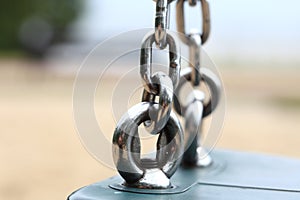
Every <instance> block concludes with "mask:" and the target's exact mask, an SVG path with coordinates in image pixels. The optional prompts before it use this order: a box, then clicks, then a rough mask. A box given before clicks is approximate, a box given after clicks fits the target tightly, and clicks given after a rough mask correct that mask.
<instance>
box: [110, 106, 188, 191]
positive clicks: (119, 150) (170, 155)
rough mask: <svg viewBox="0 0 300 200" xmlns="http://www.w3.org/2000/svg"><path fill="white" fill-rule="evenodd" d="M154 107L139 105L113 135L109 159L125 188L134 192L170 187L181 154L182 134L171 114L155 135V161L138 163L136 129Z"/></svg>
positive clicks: (133, 108)
mask: <svg viewBox="0 0 300 200" xmlns="http://www.w3.org/2000/svg"><path fill="white" fill-rule="evenodd" d="M152 106H157V104H151V103H146V102H144V103H140V104H137V105H136V106H134V107H132V108H131V109H130V110H129V111H128V113H127V114H126V115H124V116H123V117H122V118H121V120H120V121H119V123H118V124H117V127H116V129H115V132H114V136H113V158H114V162H115V164H116V167H117V169H118V171H119V173H120V175H121V176H122V177H123V178H124V180H125V185H127V186H129V187H136V188H148V189H149V188H150V189H162V188H169V187H171V184H170V181H169V178H170V177H171V176H172V175H173V174H174V173H175V171H176V170H177V168H178V166H179V164H180V161H181V158H180V156H181V155H182V153H183V152H182V150H183V133H182V128H181V125H180V123H179V121H178V119H177V117H176V116H175V115H174V114H173V113H171V115H170V117H169V119H168V122H167V124H166V126H165V127H164V128H163V130H162V131H161V132H160V134H159V138H158V141H157V144H156V145H157V152H156V158H155V159H149V158H148V159H147V158H146V159H141V154H140V149H141V147H140V138H139V135H138V126H139V125H140V124H141V123H143V122H145V121H147V120H149V119H150V118H149V109H150V108H151V107H152Z"/></svg>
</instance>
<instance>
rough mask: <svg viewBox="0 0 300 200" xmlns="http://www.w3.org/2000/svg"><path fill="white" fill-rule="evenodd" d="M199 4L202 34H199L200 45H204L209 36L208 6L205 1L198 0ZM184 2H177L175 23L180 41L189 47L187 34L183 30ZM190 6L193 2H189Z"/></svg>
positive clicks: (182, 0) (191, 0)
mask: <svg viewBox="0 0 300 200" xmlns="http://www.w3.org/2000/svg"><path fill="white" fill-rule="evenodd" d="M199 1H200V2H201V12H202V33H199V34H200V35H201V41H202V44H204V43H205V42H206V41H207V39H208V37H209V34H210V11H209V4H208V2H207V1H206V0H199ZM184 2H185V0H178V1H177V6H176V12H177V13H176V22H177V31H178V32H179V33H181V34H179V36H180V38H181V40H182V41H183V42H184V43H186V44H188V45H190V40H191V39H190V37H189V35H190V34H189V33H187V32H186V30H185V13H184ZM189 2H190V4H192V5H193V4H194V2H195V1H194V0H189Z"/></svg>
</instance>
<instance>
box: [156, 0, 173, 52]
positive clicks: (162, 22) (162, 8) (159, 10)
mask: <svg viewBox="0 0 300 200" xmlns="http://www.w3.org/2000/svg"><path fill="white" fill-rule="evenodd" d="M169 8H170V6H169V3H168V1H167V0H157V1H156V15H155V44H156V46H157V47H158V48H160V49H164V48H166V46H167V29H168V28H169V18H170V15H169V14H170V12H169Z"/></svg>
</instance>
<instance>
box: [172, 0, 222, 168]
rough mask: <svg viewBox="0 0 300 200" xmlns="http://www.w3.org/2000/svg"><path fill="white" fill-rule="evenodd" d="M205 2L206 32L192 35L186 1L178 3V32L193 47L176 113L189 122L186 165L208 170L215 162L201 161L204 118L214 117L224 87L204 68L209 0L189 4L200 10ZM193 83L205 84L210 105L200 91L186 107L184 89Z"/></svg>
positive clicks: (193, 92) (182, 80) (203, 13)
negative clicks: (186, 12) (188, 26)
mask: <svg viewBox="0 0 300 200" xmlns="http://www.w3.org/2000/svg"><path fill="white" fill-rule="evenodd" d="M198 1H200V2H201V12H202V32H201V31H195V29H192V30H191V31H190V33H187V32H186V30H185V13H184V2H185V0H178V1H177V5H176V11H177V13H176V16H177V18H176V19H177V31H178V32H179V33H180V34H179V35H180V39H181V40H182V42H183V43H185V44H186V45H188V46H189V60H190V68H187V69H186V70H185V71H182V72H181V78H180V81H179V85H178V87H177V88H176V90H175V95H174V109H175V110H176V112H177V113H178V114H179V115H182V116H184V119H185V120H184V121H185V129H184V134H185V138H186V139H185V140H186V144H185V153H184V155H183V161H182V162H183V164H184V165H189V166H200V167H205V166H208V165H210V164H211V162H212V159H211V158H210V157H209V155H207V156H206V157H205V158H201V155H200V154H201V151H202V153H203V151H205V149H204V148H202V147H201V145H200V141H199V140H200V138H201V130H202V118H204V117H206V116H208V115H210V114H211V113H212V112H213V111H214V109H216V107H217V105H218V102H219V99H220V93H221V83H220V81H219V79H218V78H217V76H215V75H214V74H213V73H212V72H211V71H210V70H208V69H206V68H201V62H200V61H201V46H202V45H203V44H204V43H205V42H206V41H207V39H208V37H209V34H210V12H209V4H208V2H207V1H206V0H189V5H190V6H196V5H197V2H198ZM187 81H189V82H190V83H191V85H192V86H193V87H196V86H199V85H200V83H201V82H204V83H206V84H207V85H208V88H209V90H210V94H211V98H210V100H209V102H208V103H205V102H204V97H205V95H204V93H203V92H202V91H200V90H197V89H196V88H195V89H194V91H192V92H191V94H190V95H189V96H188V98H187V106H182V103H181V102H180V101H179V98H178V97H179V95H180V91H181V90H182V86H183V85H184V84H185V83H186V82H187Z"/></svg>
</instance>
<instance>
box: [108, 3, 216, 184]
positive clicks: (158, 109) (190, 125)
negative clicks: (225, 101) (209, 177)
mask: <svg viewBox="0 0 300 200" xmlns="http://www.w3.org/2000/svg"><path fill="white" fill-rule="evenodd" d="M173 1H174V0H155V2H156V12H155V27H154V31H151V32H150V33H148V34H147V35H146V36H145V37H144V39H143V41H142V46H141V51H140V76H141V80H142V83H143V86H144V91H143V95H142V102H141V103H139V104H137V105H135V106H134V107H132V108H131V109H129V111H128V112H127V114H125V115H124V116H123V117H122V118H121V120H120V121H119V122H118V124H117V127H116V129H115V132H114V136H113V158H114V162H115V164H116V167H117V169H118V171H119V173H120V175H121V176H122V177H123V178H124V180H125V183H124V184H125V185H127V186H130V187H136V188H143V189H166V188H170V187H171V183H170V177H171V176H172V175H173V174H174V173H175V171H176V170H177V168H178V167H179V165H180V163H181V162H182V163H183V164H188V165H192V166H207V165H209V164H210V163H211V159H210V157H207V159H205V160H200V158H199V149H200V148H201V146H200V143H199V142H198V139H199V137H200V130H201V126H202V119H203V118H204V117H206V116H208V115H210V114H211V112H212V111H213V110H214V109H215V108H216V107H217V104H218V101H219V99H220V88H221V84H220V81H219V80H218V78H217V77H216V76H215V75H214V74H213V73H212V72H211V71H209V70H208V69H206V68H200V65H201V64H200V55H201V45H203V44H204V43H205V42H206V41H207V39H208V36H209V33H210V16H209V6H208V3H207V1H206V0H200V2H201V7H202V9H201V11H202V22H203V26H202V32H201V33H199V32H191V33H186V31H185V22H184V21H185V19H184V17H185V16H184V2H185V0H178V1H177V7H176V10H177V29H178V32H179V33H181V34H179V38H180V39H181V40H182V41H183V43H185V44H186V45H188V46H189V48H190V67H189V68H186V69H184V70H181V69H180V64H181V63H180V62H181V56H180V50H179V43H178V42H177V41H176V39H175V37H174V36H172V35H171V34H170V33H169V31H168V28H169V19H170V4H171V3H172V2H173ZM198 1H199V0H198ZM198 1H197V0H189V5H190V6H196V5H197V2H198ZM153 44H155V45H156V47H157V49H159V50H163V49H165V48H166V47H167V46H168V52H169V66H168V68H169V72H168V74H166V73H164V72H161V71H160V72H156V73H152V71H153V70H152V68H153V66H152V64H153V63H152V51H153ZM187 82H190V83H191V85H192V86H193V87H196V86H199V84H200V82H204V83H206V84H207V85H208V88H209V90H210V94H211V98H210V100H209V102H208V103H205V102H204V99H205V94H204V92H202V91H200V90H197V89H194V90H193V91H192V92H191V93H190V94H189V95H188V97H187V102H188V104H187V106H183V104H182V102H181V101H180V99H179V95H180V92H181V90H182V88H183V85H184V84H186V83H187ZM156 97H158V98H159V102H156V99H157V98H156ZM172 105H173V107H174V110H175V111H176V112H177V113H178V114H179V115H181V116H183V117H184V119H185V130H184V133H183V131H182V127H181V124H180V122H179V120H178V118H177V116H176V115H175V114H174V113H173V111H172ZM141 124H144V126H145V127H146V129H147V131H148V132H149V133H150V134H153V135H159V136H158V140H157V143H156V156H155V158H141V145H140V144H141V142H140V137H139V133H138V127H139V126H140V125H141ZM183 135H184V137H186V139H185V143H184V140H183Z"/></svg>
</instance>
